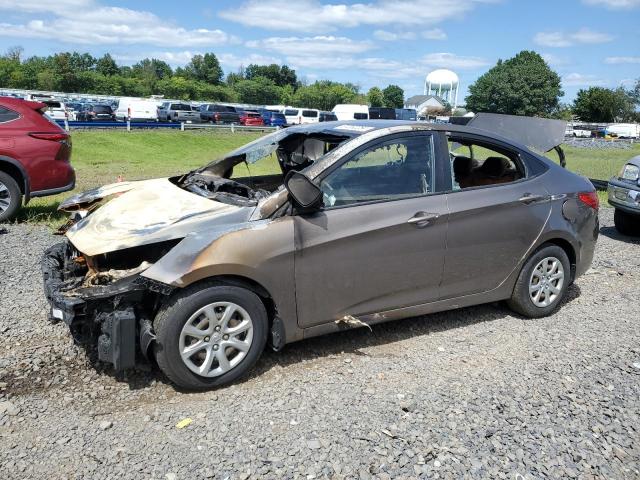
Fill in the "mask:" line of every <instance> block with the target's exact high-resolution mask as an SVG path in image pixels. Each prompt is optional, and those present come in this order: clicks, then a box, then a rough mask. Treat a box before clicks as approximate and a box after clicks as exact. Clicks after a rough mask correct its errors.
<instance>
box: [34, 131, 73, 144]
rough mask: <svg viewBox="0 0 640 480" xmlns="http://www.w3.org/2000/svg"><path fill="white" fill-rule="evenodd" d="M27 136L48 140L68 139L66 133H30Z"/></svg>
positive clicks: (62, 140) (60, 140)
mask: <svg viewBox="0 0 640 480" xmlns="http://www.w3.org/2000/svg"><path fill="white" fill-rule="evenodd" d="M29 136H30V137H33V138H37V139H39V140H49V141H51V142H64V141H66V140H68V139H69V135H67V134H66V133H30V134H29Z"/></svg>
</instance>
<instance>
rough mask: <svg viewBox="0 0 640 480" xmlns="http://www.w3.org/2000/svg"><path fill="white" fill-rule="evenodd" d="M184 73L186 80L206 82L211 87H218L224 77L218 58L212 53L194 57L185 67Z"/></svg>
mask: <svg viewBox="0 0 640 480" xmlns="http://www.w3.org/2000/svg"><path fill="white" fill-rule="evenodd" d="M184 72H185V74H186V76H187V78H190V79H192V80H200V81H201V82H207V83H210V84H211V85H220V84H221V83H222V77H223V75H224V72H223V71H222V67H221V66H220V62H219V61H218V57H216V56H215V55H214V54H213V53H205V54H204V55H195V56H194V57H193V58H191V61H190V62H189V63H188V64H187V65H186V66H185V68H184Z"/></svg>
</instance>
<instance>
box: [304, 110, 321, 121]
mask: <svg viewBox="0 0 640 480" xmlns="http://www.w3.org/2000/svg"><path fill="white" fill-rule="evenodd" d="M319 121H320V110H316V109H315V108H303V109H302V110H301V111H300V123H318V122H319Z"/></svg>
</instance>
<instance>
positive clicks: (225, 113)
mask: <svg viewBox="0 0 640 480" xmlns="http://www.w3.org/2000/svg"><path fill="white" fill-rule="evenodd" d="M200 120H201V121H203V122H208V123H240V115H239V114H238V112H236V109H235V108H234V107H231V106H229V105H218V104H216V103H208V104H204V105H200Z"/></svg>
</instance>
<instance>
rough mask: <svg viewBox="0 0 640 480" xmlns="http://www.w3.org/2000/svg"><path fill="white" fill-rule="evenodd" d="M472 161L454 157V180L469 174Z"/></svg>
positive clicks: (466, 158)
mask: <svg viewBox="0 0 640 480" xmlns="http://www.w3.org/2000/svg"><path fill="white" fill-rule="evenodd" d="M472 169H473V160H471V159H470V158H469V157H456V158H455V159H454V160H453V174H454V176H455V177H456V178H460V177H466V176H467V175H470V174H471V170H472Z"/></svg>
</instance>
